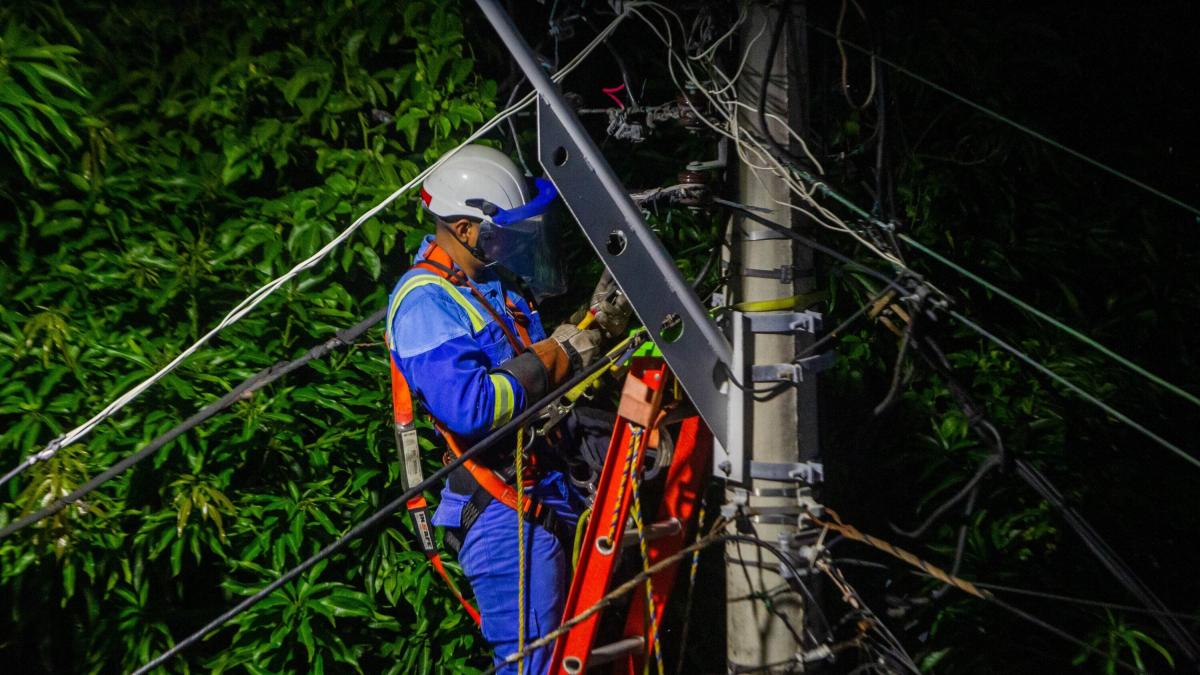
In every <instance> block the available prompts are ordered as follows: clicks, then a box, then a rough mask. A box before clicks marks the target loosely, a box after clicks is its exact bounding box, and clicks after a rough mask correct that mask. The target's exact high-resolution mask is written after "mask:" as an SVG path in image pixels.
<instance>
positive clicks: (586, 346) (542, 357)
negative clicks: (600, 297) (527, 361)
mask: <svg viewBox="0 0 1200 675" xmlns="http://www.w3.org/2000/svg"><path fill="white" fill-rule="evenodd" d="M601 339H602V338H601V336H600V331H598V330H579V328H577V327H575V326H573V325H571V324H567V323H565V324H563V325H561V326H559V327H558V328H555V329H554V332H553V333H551V334H550V337H548V338H546V339H545V340H542V341H540V342H535V343H533V346H532V347H530V352H532V353H533V355H534V356H536V357H537V360H538V361H539V362H540V363H541V371H542V372H543V373H544V374H545V386H544V387H541V388H536V387H535V388H534V391H538V390H542V391H548V390H549V389H551V388H553V387H556V386H558V385H560V384H562V383H563V382H566V380H567V378H568V377H570V376H571V373H573V372H575V371H577V370H579V369H580V368H583V367H584V366H587V365H588V364H590V363H591V362H592V361H595V360H596V356H597V354H598V353H599V351H600V340H601ZM528 354H529V352H526V354H524V355H522V356H519V357H517V358H515V359H511V360H510V361H506V362H505V363H504V364H501V366H502V367H503V366H505V365H507V364H509V363H514V362H516V361H517V360H518V359H521V358H528V356H527V355H528ZM510 372H511V371H510ZM526 379H529V378H525V379H523V378H521V377H517V380H518V381H519V382H521V384H522V385H523V386H525V385H526ZM527 390H528V388H527ZM534 398H539V397H536V396H535V397H534Z"/></svg>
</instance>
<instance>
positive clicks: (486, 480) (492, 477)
mask: <svg viewBox="0 0 1200 675" xmlns="http://www.w3.org/2000/svg"><path fill="white" fill-rule="evenodd" d="M453 264H454V263H453V260H451V258H450V254H448V253H446V251H445V250H444V249H442V248H441V247H440V246H438V245H437V244H436V243H431V244H430V245H429V248H428V249H427V250H426V252H425V259H424V260H422V261H421V262H418V263H416V264H415V265H413V266H414V267H420V268H421V269H424V270H428V271H430V272H433V273H434V274H437V275H438V276H440V277H442V278H444V279H446V280H447V281H449V282H450V283H452V284H454V285H456V286H466V287H467V288H468V289H470V291H471V294H472V295H474V296H475V298H476V299H477V300H479V303H480V304H482V305H483V307H484V309H486V310H487V311H488V313H489V314H491V315H492V319H493V320H494V321H495V322H496V324H497V325H498V326H500V329H501V330H503V331H504V335H505V337H506V338H508V342H509V344H510V345H511V346H512V348H513V351H514V352H515V353H517V354H520V353H522V352H524V351H525V350H526V349H528V348H529V347H530V345H532V340H531V339H530V337H529V331H528V330H527V329H526V326H527V325H528V324H529V317H527V316H526V315H525V313H524V312H522V311H521V309H520V308H519V307H517V305H516V303H514V302H513V301H512V300H511V299H510V298H509V297H508V295H507V294H505V306H506V307H507V308H508V310H509V312H511V313H512V317H513V323H514V325H515V326H516V327H517V333H518V334H519V335H520V339H519V340H518V338H517V336H515V335H513V333H512V331H511V330H510V329H509V328H508V324H507V323H506V322H505V321H504V319H503V318H502V317H501V316H500V314H499V312H497V311H496V310H495V309H494V308H493V307H492V304H491V303H490V302H488V301H487V298H485V297H484V296H483V293H481V292H480V291H479V289H477V288H476V287H475V285H474V284H472V283H471V280H470V279H468V278H467V275H466V274H464V273H463V271H462V270H456V269H454V266H453ZM392 369H393V371H394V372H395V373H396V375H399V376H400V380H399V381H400V383H401V384H402V385H403V391H402V392H400V393H399V398H402V399H406V400H407V401H408V409H409V416H410V417H411V415H412V412H411V410H412V394H411V392H410V391H409V389H408V384H407V382H404V379H403V375H400V372H399V370H398V369H397V368H396V364H395V362H394V361H393V362H392ZM395 381H396V380H395V379H393V384H394V383H395ZM397 398H398V395H397V392H396V389H395V387H393V391H392V399H393V401H396V400H397ZM434 426H435V427H436V428H437V430H438V431H439V432H441V434H442V436H443V437H445V439H446V445H447V446H449V448H450V452H451V453H453V454H454V456H455V457H459V456H461V455H462V453H463V448H462V443H461V442H460V440H459V438H458V436H457V435H455V434H454V432H452V431H450V430H449V429H447V428H445V427H444V426H442V424H441V423H440V422H438V421H437V420H434ZM463 467H464V468H465V469H466V470H467V471H469V472H470V473H471V477H472V478H474V479H475V482H476V483H478V484H479V486H480V487H482V488H483V489H484V490H486V491H487V493H488V494H490V495H491V496H492V498H493V499H495V500H497V501H499V502H501V503H502V504H504V505H505V506H507V507H509V508H510V509H513V510H514V511H515V510H516V508H517V489H516V486H515V485H511V484H509V483H508V481H506V480H505V479H504V478H503V477H501V476H500V475H499V474H497V473H496V472H495V471H493V470H491V469H489V468H487V467H485V466H483V465H482V464H480V463H478V462H476V461H475V460H470V459H469V460H467V461H466V462H464V463H463ZM522 482H523V483H524V482H525V481H524V480H523V481H522ZM534 501H535V500H532V499H525V500H523V503H522V506H523V507H524V508H523V509H522V510H523V511H524V512H525V513H526V514H530V513H532V514H533V515H537V514H538V513H539V512H540V504H537V505H535V504H534Z"/></svg>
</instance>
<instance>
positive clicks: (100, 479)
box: [0, 308, 387, 539]
mask: <svg viewBox="0 0 1200 675" xmlns="http://www.w3.org/2000/svg"><path fill="white" fill-rule="evenodd" d="M386 312H387V308H380V309H379V310H377V311H376V312H374V313H372V314H371V315H370V316H368V317H367V318H366V319H364V320H362V321H360V322H359V323H357V324H355V325H354V326H351V327H350V328H347V329H345V330H342V331H338V332H337V334H335V335H334V337H332V338H329V339H328V340H325V341H324V342H322V343H321V344H319V345H317V346H315V347H313V348H312V349H309V350H308V351H307V352H305V353H304V355H303V356H301V357H299V358H297V359H294V360H292V361H284V362H280V363H277V364H275V365H273V366H271V367H269V368H266V369H264V370H261V371H259V372H258V373H256V374H254V375H252V376H250V377H249V378H248V379H246V380H245V381H244V382H242V383H241V384H239V385H237V386H236V387H234V388H233V389H230V390H229V392H228V393H226V394H225V395H224V396H222V397H221V398H219V399H217V400H216V401H213V402H212V403H210V404H208V405H206V406H204V407H203V408H201V409H200V410H198V411H196V413H194V414H193V415H192V416H191V417H189V418H187V419H186V420H184V421H183V422H181V423H179V424H177V425H176V426H174V427H171V428H170V429H168V430H167V431H166V432H164V433H162V434H159V435H158V436H157V437H156V438H155V439H154V440H152V441H150V442H149V443H147V444H146V445H145V447H143V448H142V449H140V450H138V451H137V452H135V453H133V454H132V455H129V456H128V457H125V458H124V459H122V460H121V461H119V462H117V463H116V464H114V465H112V466H111V467H109V468H108V469H106V470H104V471H103V472H101V473H99V474H97V475H96V476H95V477H93V478H92V479H91V480H89V481H87V482H86V483H84V484H83V485H80V486H79V487H77V488H75V489H74V490H72V491H71V492H70V493H69V494H67V495H64V496H62V497H59V498H58V499H56V500H54V501H53V502H52V503H50V504H49V505H47V506H45V507H43V508H41V509H38V510H37V511H35V512H33V513H30V514H28V515H25V516H22V517H21V518H18V519H17V520H14V521H13V522H11V523H9V524H8V525H6V526H4V527H3V528H2V529H0V539H3V538H4V537H7V536H8V535H10V534H13V533H14V532H16V531H18V530H21V529H23V528H26V527H28V526H30V525H32V524H34V523H36V522H38V521H40V520H42V519H44V518H48V517H50V516H52V515H54V514H56V513H58V512H59V511H62V510H63V509H65V508H67V507H68V506H70V505H71V504H74V503H75V502H77V501H79V500H80V499H82V498H83V497H85V496H87V495H88V494H89V493H91V492H92V491H94V490H96V489H97V488H99V487H100V486H101V485H103V484H104V483H107V482H108V481H109V480H112V479H113V478H115V477H116V476H118V475H120V474H122V473H124V472H125V471H126V470H128V469H129V468H130V467H132V466H134V465H135V464H137V463H139V462H141V461H143V460H145V459H146V458H147V457H150V456H151V455H153V454H154V453H156V452H158V451H159V450H160V449H162V448H163V447H164V446H165V445H167V444H168V443H170V442H171V441H173V440H175V439H176V438H179V437H180V436H182V435H183V434H185V433H187V432H188V431H191V430H192V429H194V428H196V427H198V426H200V425H201V424H203V423H204V422H206V421H208V420H209V419H211V418H212V417H214V416H216V415H217V413H219V412H221V411H223V410H225V409H227V408H229V407H231V406H232V405H233V404H235V403H237V402H238V401H239V400H241V399H243V398H244V397H246V396H247V395H249V394H252V393H254V392H256V391H258V390H260V389H262V388H263V387H265V386H267V385H269V384H271V383H273V382H275V381H276V380H278V379H280V378H282V377H283V376H285V375H287V374H289V373H292V372H294V371H296V370H298V369H299V368H300V367H301V366H304V365H306V364H308V363H309V362H311V361H313V360H316V359H319V358H322V357H324V356H325V355H326V354H328V353H330V352H331V351H333V350H334V349H336V348H339V347H345V346H349V345H351V344H353V343H354V341H355V340H357V339H358V338H359V337H361V336H362V335H363V333H365V332H366V331H367V330H369V329H370V328H371V327H372V326H374V325H375V324H377V323H379V322H380V321H383V317H384V315H385V314H386Z"/></svg>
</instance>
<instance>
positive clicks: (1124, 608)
mask: <svg viewBox="0 0 1200 675" xmlns="http://www.w3.org/2000/svg"><path fill="white" fill-rule="evenodd" d="M841 562H846V561H841ZM862 562H868V561H862ZM870 566H875V563H870ZM881 567H885V568H886V567H887V566H886V565H881ZM911 571H912V573H913V574H915V575H917V576H921V577H925V578H929V579H932V578H933V577H930V576H929V575H928V574H925V573H923V572H918V571H916V570H911ZM971 583H973V584H975V585H976V586H978V587H979V588H985V589H987V590H989V591H999V592H1001V593H1012V594H1013V595H1024V596H1027V597H1030V598H1039V599H1041V600H1053V601H1055V602H1061V603H1065V604H1071V605H1079V606H1082V607H1095V608H1098V609H1111V610H1115V611H1118V612H1129V613H1130V614H1145V615H1147V616H1156V617H1170V618H1174V619H1183V620H1186V621H1191V622H1193V623H1195V622H1200V614H1196V613H1192V614H1188V613H1187V612H1171V611H1165V612H1164V611H1158V610H1154V609H1146V608H1145V607H1139V606H1137V605H1123V604H1120V603H1115V602H1105V601H1103V600H1093V599H1091V598H1081V597H1077V596H1073V595H1063V594H1061V593H1051V592H1048V591H1038V590H1034V589H1032V588H1021V587H1019V586H1008V585H1005V584H995V583H988V582H983V581H979V580H977V579H972V580H971Z"/></svg>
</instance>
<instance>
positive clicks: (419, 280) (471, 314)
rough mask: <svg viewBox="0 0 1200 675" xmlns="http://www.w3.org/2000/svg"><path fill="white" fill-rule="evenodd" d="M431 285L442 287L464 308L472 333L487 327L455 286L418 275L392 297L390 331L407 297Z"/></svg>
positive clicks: (431, 276) (438, 278)
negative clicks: (418, 288) (420, 288)
mask: <svg viewBox="0 0 1200 675" xmlns="http://www.w3.org/2000/svg"><path fill="white" fill-rule="evenodd" d="M430 284H436V285H438V286H441V287H442V288H443V289H444V290H445V291H446V292H447V293H449V294H450V298H451V299H452V300H454V301H455V302H457V303H458V306H459V307H462V309H463V311H464V312H466V313H467V318H468V319H470V321H471V330H472V331H474V332H476V333H478V332H479V331H481V330H483V327H484V326H486V325H487V322H486V321H484V319H483V315H482V314H480V313H479V310H478V309H476V308H475V305H472V304H471V301H470V300H467V299H466V298H464V297H463V295H462V293H459V292H458V288H457V287H455V285H454V284H452V283H450V282H449V281H446V280H445V279H443V278H441V277H438V276H434V275H432V274H417V275H415V276H413V277H412V278H411V279H409V280H408V281H406V282H404V285H403V286H401V287H400V290H398V291H396V294H395V295H394V296H392V304H391V305H390V306H389V307H388V322H387V328H388V330H389V331H390V330H391V329H392V322H393V321H394V320H395V318H396V312H397V311H399V310H400V302H401V301H403V300H404V298H405V296H407V295H408V294H409V293H411V292H412V291H413V289H414V288H417V287H420V286H428V285H430Z"/></svg>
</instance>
